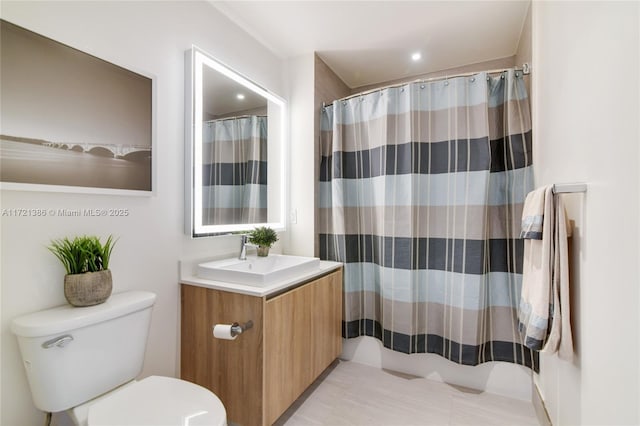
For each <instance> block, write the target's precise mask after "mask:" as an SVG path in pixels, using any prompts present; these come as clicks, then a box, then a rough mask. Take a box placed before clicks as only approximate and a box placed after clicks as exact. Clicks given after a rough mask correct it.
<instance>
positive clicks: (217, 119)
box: [203, 115, 267, 123]
mask: <svg viewBox="0 0 640 426" xmlns="http://www.w3.org/2000/svg"><path fill="white" fill-rule="evenodd" d="M251 117H262V118H267V116H266V115H238V116H235V117H224V118H213V119H211V120H204V121H203V123H213V122H215V121H226V120H238V119H240V118H251Z"/></svg>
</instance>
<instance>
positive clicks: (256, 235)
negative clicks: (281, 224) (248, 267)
mask: <svg viewBox="0 0 640 426" xmlns="http://www.w3.org/2000/svg"><path fill="white" fill-rule="evenodd" d="M276 241H278V234H277V233H276V231H274V230H273V229H272V228H269V227H268V226H259V227H257V228H255V229H254V230H253V231H251V232H249V242H250V243H251V244H254V245H256V246H258V256H263V257H264V256H268V255H269V248H271V246H272V245H273V243H275V242H276Z"/></svg>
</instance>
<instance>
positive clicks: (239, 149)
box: [202, 115, 267, 225]
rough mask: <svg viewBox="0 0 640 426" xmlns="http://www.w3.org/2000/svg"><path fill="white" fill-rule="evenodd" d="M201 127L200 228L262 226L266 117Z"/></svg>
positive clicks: (264, 198) (214, 122)
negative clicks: (227, 225)
mask: <svg viewBox="0 0 640 426" xmlns="http://www.w3.org/2000/svg"><path fill="white" fill-rule="evenodd" d="M203 127H204V128H203V129H202V130H203V133H202V136H203V138H202V139H203V142H204V143H203V147H202V187H203V188H202V191H203V194H202V195H203V197H202V209H203V212H202V220H203V224H204V225H223V224H232V223H265V222H266V221H267V117H263V116H255V115H253V116H242V117H233V118H225V119H218V120H211V121H206V122H204V124H203Z"/></svg>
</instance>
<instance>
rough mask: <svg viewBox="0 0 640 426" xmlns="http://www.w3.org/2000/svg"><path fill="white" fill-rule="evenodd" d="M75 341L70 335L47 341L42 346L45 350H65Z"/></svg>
mask: <svg viewBox="0 0 640 426" xmlns="http://www.w3.org/2000/svg"><path fill="white" fill-rule="evenodd" d="M72 340H73V336H72V335H70V334H65V335H64V336H59V337H54V338H53V339H51V340H47V341H46V342H44V343H43V344H42V347H43V348H45V349H49V348H52V347H54V346H57V347H58V348H64V347H65V346H67V344H69V343H70V342H71V341H72Z"/></svg>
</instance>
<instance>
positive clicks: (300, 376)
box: [264, 271, 342, 424]
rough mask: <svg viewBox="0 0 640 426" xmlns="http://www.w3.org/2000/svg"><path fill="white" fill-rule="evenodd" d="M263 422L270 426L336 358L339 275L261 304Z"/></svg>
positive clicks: (335, 273) (338, 350) (337, 273)
mask: <svg viewBox="0 0 640 426" xmlns="http://www.w3.org/2000/svg"><path fill="white" fill-rule="evenodd" d="M264 315H265V338H264V348H265V381H264V389H265V392H264V397H265V404H264V409H265V421H266V424H272V423H273V422H275V421H276V420H277V419H278V417H280V415H281V414H282V413H283V412H284V411H285V410H286V409H287V408H289V406H290V405H291V404H292V403H293V402H294V401H295V400H296V399H297V398H298V397H299V396H300V395H301V394H302V393H303V392H304V390H305V389H306V388H307V387H308V386H309V385H310V384H311V383H313V381H314V380H315V379H316V378H317V377H318V376H319V375H320V373H322V371H323V370H324V369H325V368H326V367H327V366H328V365H329V364H331V362H332V361H333V360H334V359H336V358H337V357H338V356H339V355H340V351H341V350H342V338H341V333H340V324H341V321H342V272H341V271H336V272H334V273H331V274H329V275H327V276H324V277H322V278H319V279H318V280H315V281H312V282H310V283H308V284H305V285H303V286H301V287H298V288H296V289H294V290H291V291H289V292H286V293H284V294H281V295H279V296H277V297H274V298H273V299H270V300H268V301H267V302H266V304H265V311H264Z"/></svg>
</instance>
